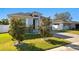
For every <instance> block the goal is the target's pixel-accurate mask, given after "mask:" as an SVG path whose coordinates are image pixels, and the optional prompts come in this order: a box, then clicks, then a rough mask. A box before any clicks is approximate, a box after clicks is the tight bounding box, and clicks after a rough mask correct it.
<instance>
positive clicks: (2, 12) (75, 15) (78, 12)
mask: <svg viewBox="0 0 79 59" xmlns="http://www.w3.org/2000/svg"><path fill="white" fill-rule="evenodd" d="M33 11H37V12H40V13H41V14H42V15H43V16H46V17H48V16H50V17H51V18H54V15H55V14H56V13H62V12H69V13H70V14H71V16H72V20H73V21H79V8H0V19H2V18H8V17H7V15H8V14H12V13H18V12H25V13H26V12H33Z"/></svg>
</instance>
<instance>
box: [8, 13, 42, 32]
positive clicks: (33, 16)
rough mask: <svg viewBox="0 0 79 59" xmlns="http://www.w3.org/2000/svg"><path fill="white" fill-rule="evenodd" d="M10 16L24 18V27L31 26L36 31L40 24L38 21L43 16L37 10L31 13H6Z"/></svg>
mask: <svg viewBox="0 0 79 59" xmlns="http://www.w3.org/2000/svg"><path fill="white" fill-rule="evenodd" d="M8 17H9V19H11V18H16V19H18V18H20V19H25V23H26V27H30V26H33V32H38V27H39V26H41V24H40V22H41V19H42V18H43V16H42V15H41V13H39V12H32V13H14V14H9V15H8Z"/></svg>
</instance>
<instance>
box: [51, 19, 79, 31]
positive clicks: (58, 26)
mask: <svg viewBox="0 0 79 59" xmlns="http://www.w3.org/2000/svg"><path fill="white" fill-rule="evenodd" d="M67 29H79V22H76V21H62V20H53V21H52V30H67Z"/></svg>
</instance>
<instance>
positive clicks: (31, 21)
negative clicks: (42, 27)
mask: <svg viewBox="0 0 79 59" xmlns="http://www.w3.org/2000/svg"><path fill="white" fill-rule="evenodd" d="M31 25H33V18H26V26H27V27H29V26H31Z"/></svg>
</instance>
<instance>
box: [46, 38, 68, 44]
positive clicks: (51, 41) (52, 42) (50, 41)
mask: <svg viewBox="0 0 79 59" xmlns="http://www.w3.org/2000/svg"><path fill="white" fill-rule="evenodd" d="M45 41H46V42H48V43H49V44H53V45H65V44H68V43H67V42H64V41H57V40H53V39H52V40H51V39H48V40H45Z"/></svg>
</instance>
